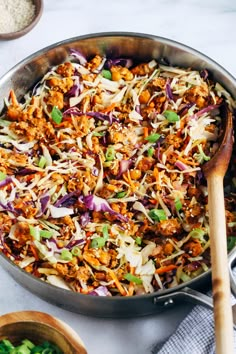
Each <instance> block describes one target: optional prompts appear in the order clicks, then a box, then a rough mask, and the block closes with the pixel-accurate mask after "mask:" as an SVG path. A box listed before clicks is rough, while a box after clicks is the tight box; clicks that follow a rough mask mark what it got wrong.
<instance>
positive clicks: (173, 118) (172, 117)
mask: <svg viewBox="0 0 236 354" xmlns="http://www.w3.org/2000/svg"><path fill="white" fill-rule="evenodd" d="M163 115H164V117H165V118H166V119H167V120H168V121H169V122H171V123H174V122H178V121H179V120H180V118H179V116H178V114H177V113H175V112H173V111H168V110H167V111H164V112H163Z"/></svg>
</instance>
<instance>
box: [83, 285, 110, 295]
mask: <svg viewBox="0 0 236 354" xmlns="http://www.w3.org/2000/svg"><path fill="white" fill-rule="evenodd" d="M88 294H89V295H92V296H111V293H110V291H109V290H108V289H107V287H106V286H103V285H101V286H98V287H97V288H96V289H94V290H93V291H91V292H90V293H88Z"/></svg>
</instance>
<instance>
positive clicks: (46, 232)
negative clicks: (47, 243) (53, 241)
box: [39, 230, 52, 238]
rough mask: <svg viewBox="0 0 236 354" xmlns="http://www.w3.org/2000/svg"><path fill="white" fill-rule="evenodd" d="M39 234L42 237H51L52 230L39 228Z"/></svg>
mask: <svg viewBox="0 0 236 354" xmlns="http://www.w3.org/2000/svg"><path fill="white" fill-rule="evenodd" d="M39 235H40V237H43V238H51V237H52V231H49V230H40V231H39Z"/></svg>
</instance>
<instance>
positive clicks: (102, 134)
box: [93, 132, 105, 136]
mask: <svg viewBox="0 0 236 354" xmlns="http://www.w3.org/2000/svg"><path fill="white" fill-rule="evenodd" d="M104 135H105V132H93V136H104Z"/></svg>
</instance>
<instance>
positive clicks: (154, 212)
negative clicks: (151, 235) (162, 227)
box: [148, 209, 167, 221]
mask: <svg viewBox="0 0 236 354" xmlns="http://www.w3.org/2000/svg"><path fill="white" fill-rule="evenodd" d="M148 216H150V218H151V219H153V220H156V221H161V220H166V219H167V217H166V213H165V211H164V210H163V209H151V210H150V211H149V213H148Z"/></svg>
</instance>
